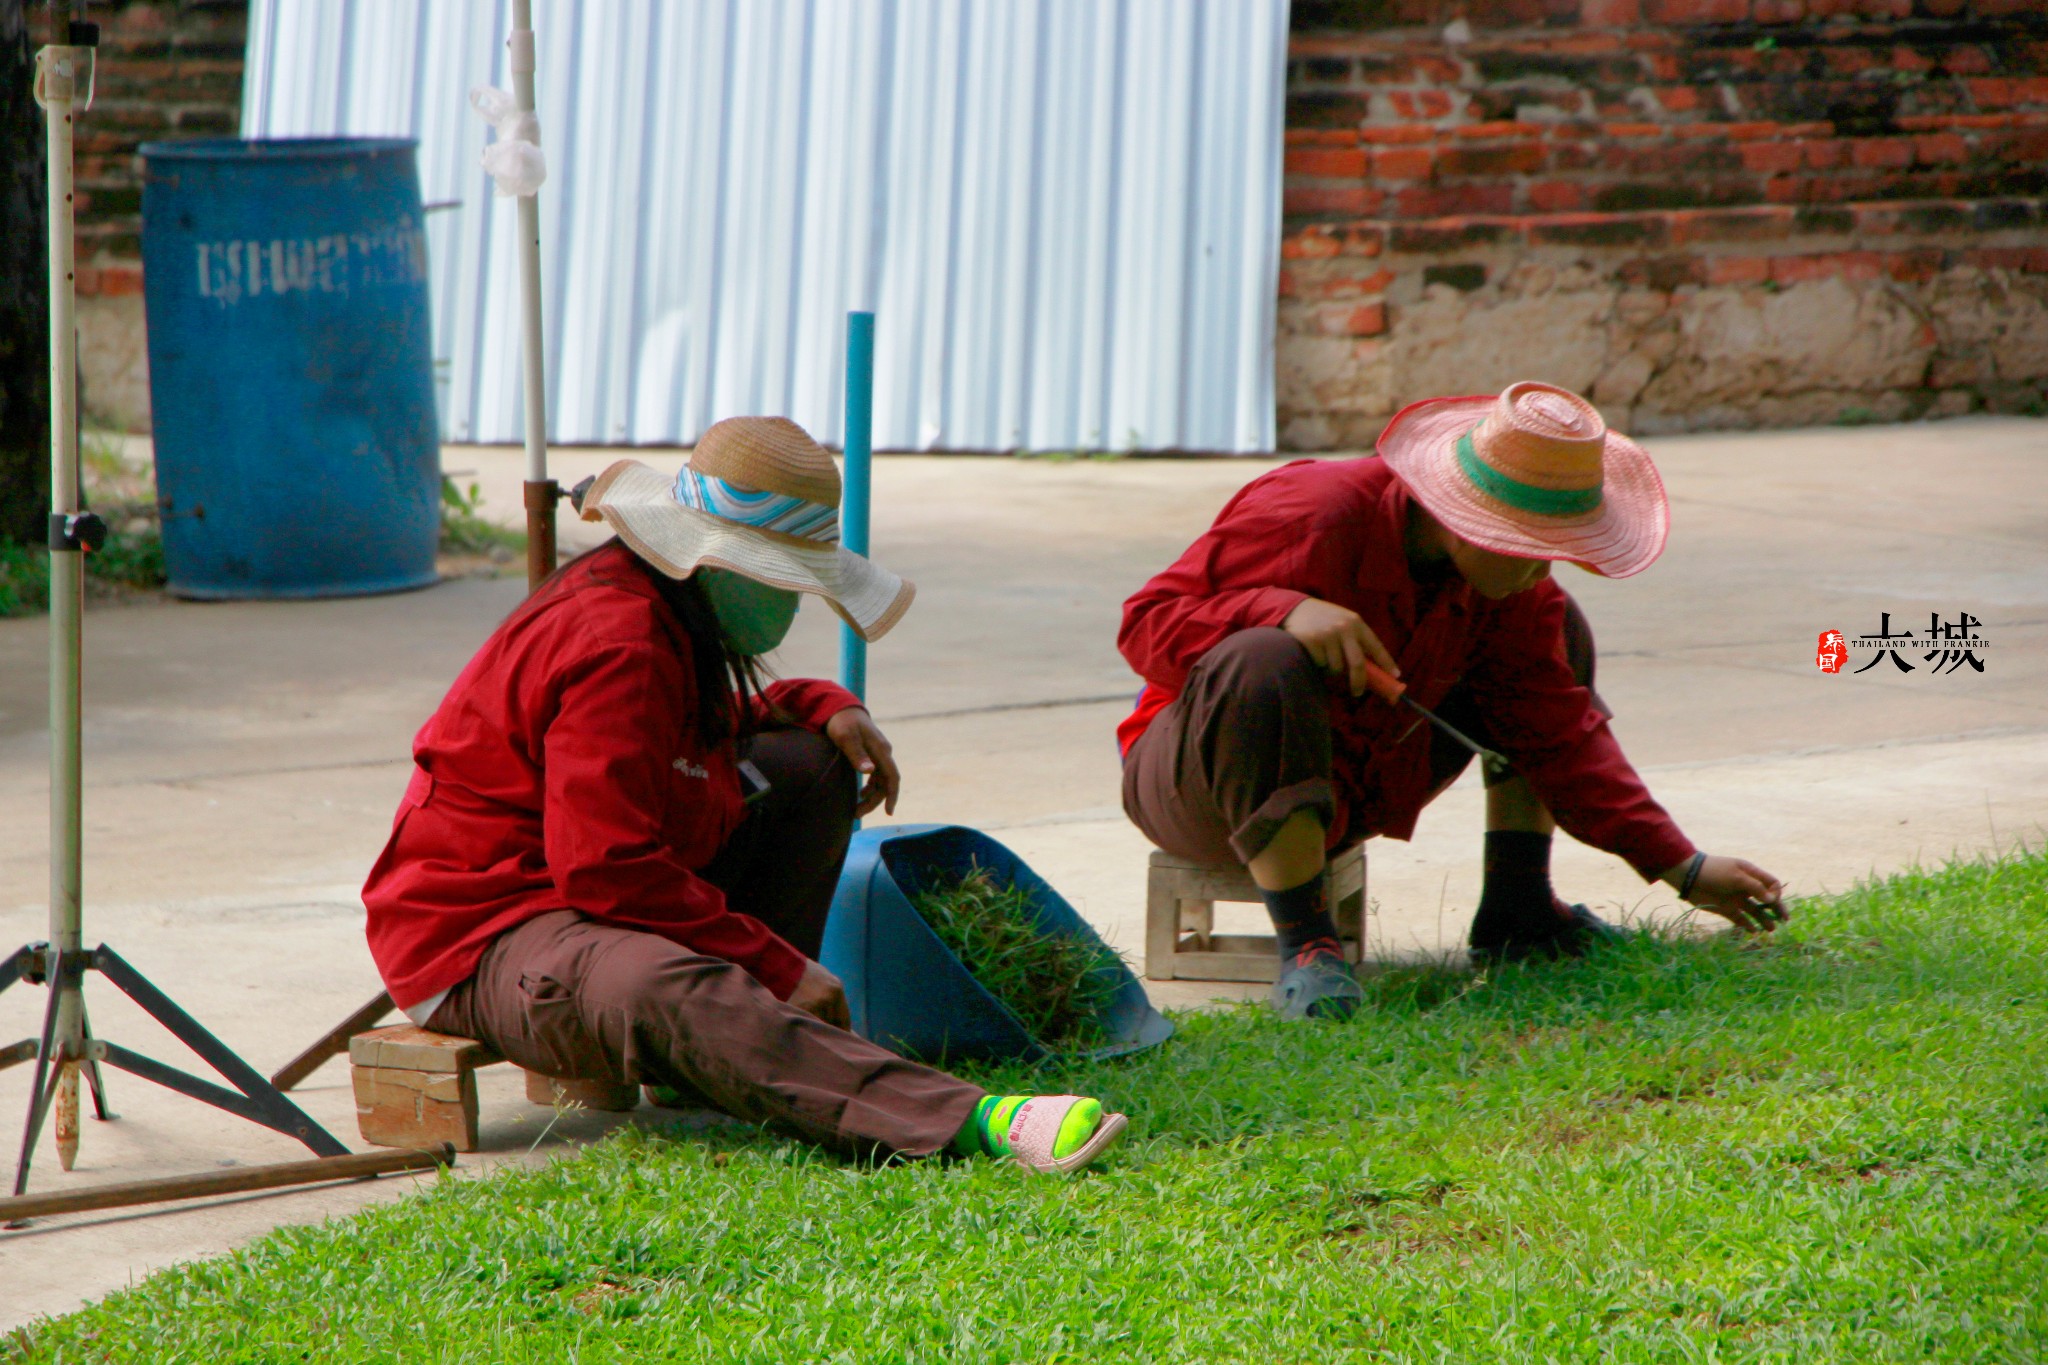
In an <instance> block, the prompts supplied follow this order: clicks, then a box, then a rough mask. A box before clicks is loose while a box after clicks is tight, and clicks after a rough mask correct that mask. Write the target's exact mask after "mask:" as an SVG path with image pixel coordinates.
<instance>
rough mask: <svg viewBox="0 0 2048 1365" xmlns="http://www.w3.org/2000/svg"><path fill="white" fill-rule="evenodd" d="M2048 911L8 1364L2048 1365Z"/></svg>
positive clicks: (776, 1174) (1828, 926)
mask: <svg viewBox="0 0 2048 1365" xmlns="http://www.w3.org/2000/svg"><path fill="white" fill-rule="evenodd" d="M2044 886H2048V859H2044V858H2042V857H2039V856H2033V857H2009V858H2007V859H2004V860H2002V861H1999V862H1996V863H1991V864H1982V863H1980V864H1966V865H1958V866H1955V867H1951V868H1947V869H1944V870H1940V871H1935V872H1929V873H1925V874H1918V875H1909V876H1903V877H1899V878H1896V879H1893V880H1891V881H1888V882H1885V883H1883V884H1881V885H1878V886H1875V887H1873V888H1867V889H1863V890H1860V891H1857V892H1855V893H1852V894H1850V895H1848V896H1845V897H1842V898H1840V899H1838V900H1833V901H1828V902H1809V903H1808V904H1806V905H1805V906H1804V907H1802V913H1801V915H1800V917H1799V919H1798V920H1797V921H1796V922H1795V923H1794V924H1793V925H1792V927H1791V929H1790V930H1789V931H1787V932H1785V933H1782V934H1780V935H1779V938H1778V941H1777V942H1775V943H1772V944H1770V945H1768V946H1763V947H1759V948H1752V949H1745V948H1741V947H1738V946H1736V945H1733V944H1729V943H1724V942H1712V943H1698V942H1664V941H1653V942H1643V943H1640V944H1636V945H1631V946H1629V947H1627V948H1624V949H1621V950H1617V951H1613V952H1609V953H1607V954H1605V955H1603V956H1602V957H1601V958H1600V959H1599V960H1597V961H1593V962H1587V963H1581V964H1569V965H1562V966H1550V967H1542V968H1535V969H1519V968H1518V969H1512V970H1509V971H1507V972H1504V973H1499V974H1496V975H1493V976H1489V977H1469V976H1461V975H1457V974H1453V973H1447V972H1410V973H1403V974H1396V975H1391V976H1388V977H1385V978H1382V979H1380V980H1379V981H1378V982H1377V983H1376V984H1375V985H1374V986H1373V987H1372V988H1371V995H1370V1005H1369V1008H1368V1009H1367V1010H1366V1011H1365V1012H1364V1014H1363V1015H1362V1016H1361V1017H1360V1018H1359V1019H1357V1020H1356V1021H1355V1022H1353V1023H1351V1024H1349V1025H1344V1026H1331V1025H1308V1026H1303V1025H1293V1026H1283V1025H1281V1024H1279V1023H1278V1022H1276V1021H1275V1020H1273V1019H1272V1018H1271V1017H1270V1016H1269V1015H1268V1014H1267V1013H1266V1012H1265V1011H1264V1010H1263V1009H1259V1008H1248V1009H1243V1010H1239V1011H1235V1012H1229V1013H1218V1014H1201V1015H1194V1016H1189V1017H1185V1018H1183V1019H1182V1020H1181V1032H1180V1035H1179V1036H1178V1037H1177V1038H1176V1039H1175V1040H1174V1041H1172V1042H1171V1043H1169V1044H1167V1045H1166V1046H1165V1047H1164V1048H1161V1049H1158V1050H1156V1051H1154V1052H1152V1053H1150V1054H1148V1055H1146V1056H1143V1057H1141V1058H1138V1059H1134V1060H1128V1061H1125V1062H1123V1063H1120V1064H1119V1063H1105V1064H1098V1065H1090V1066H1084V1067H1077V1068H1074V1069H1071V1070H1067V1071H1057V1070H1056V1071H1053V1072H1050V1073H1047V1072H1043V1071H1041V1072H1039V1073H1037V1074H1035V1075H1034V1076H1032V1078H1031V1079H1032V1082H1033V1084H1035V1085H1036V1086H1037V1087H1038V1088H1051V1089H1068V1088H1072V1089H1078V1090H1083V1091H1091V1092H1094V1093H1097V1094H1100V1095H1102V1096H1103V1097H1104V1098H1105V1099H1106V1100H1108V1101H1110V1102H1111V1103H1113V1104H1114V1105H1115V1106H1116V1107H1118V1108H1121V1109H1123V1110H1124V1111H1126V1112H1127V1113H1129V1114H1130V1115H1131V1119H1132V1124H1133V1129H1134V1132H1133V1134H1132V1135H1131V1138H1130V1140H1129V1141H1127V1143H1126V1145H1125V1146H1124V1147H1123V1148H1121V1149H1120V1150H1119V1152H1118V1153H1116V1154H1115V1155H1114V1156H1113V1157H1112V1159H1111V1160H1110V1161H1109V1162H1107V1163H1106V1164H1105V1165H1103V1166H1102V1167H1100V1168H1098V1170H1096V1171H1095V1172H1093V1173H1091V1174H1089V1175H1087V1176H1084V1177H1082V1178H1081V1179H1078V1180H1074V1181H1069V1182H1060V1181H1054V1180H1047V1179H1038V1178H1032V1177H1029V1176H1027V1175H1025V1174H1024V1173H1022V1172H1019V1171H1017V1170H1014V1169H1007V1168H1003V1167H999V1166H994V1165H988V1164H981V1163H971V1164H940V1163H921V1164H914V1165H905V1166H896V1167H888V1168H883V1169H879V1170H877V1169H859V1168H855V1167H849V1166H845V1165H842V1164H839V1163H837V1162H835V1161H832V1160H830V1159H826V1158H822V1157H820V1156H818V1155H816V1154H815V1153H813V1152H811V1151H809V1150H807V1149H805V1148H804V1147H802V1146H800V1145H797V1144H795V1143H791V1142H786V1141H782V1140H779V1139H775V1138H769V1137H753V1136H749V1135H747V1134H743V1133H725V1134H713V1135H709V1136H706V1135H702V1134H696V1135H676V1136H667V1135H664V1134H663V1133H661V1132H660V1131H639V1130H629V1131H627V1132H624V1133H622V1134H620V1135H617V1136H615V1137H613V1138H611V1139H609V1140H607V1141H605V1142H602V1143H600V1144H598V1145H596V1146H594V1147H592V1148H591V1149H589V1150H588V1151H586V1152H584V1153H583V1154H581V1155H580V1156H577V1157H575V1158H573V1159H567V1160H563V1161H560V1162H557V1163H555V1164H553V1165H552V1166H550V1167H548V1168H547V1169H545V1170H541V1171H537V1172H531V1173H518V1174H511V1175H506V1176H502V1177H498V1178H494V1179H490V1180H485V1181H473V1180H467V1179H449V1180H443V1181H442V1182H441V1183H440V1184H439V1185H438V1187H436V1188H433V1189H431V1190H430V1191H428V1192H426V1193H424V1194H423V1195H422V1196H421V1197H418V1198H411V1199H407V1200H405V1201H403V1202H402V1203H398V1204H394V1205H391V1206H388V1207H384V1208H381V1209H378V1210H376V1211H374V1212H370V1213H367V1214H364V1215H362V1216H360V1217H356V1218H352V1219H349V1220H347V1221H342V1222H336V1223H333V1224H330V1225H328V1226H326V1227H311V1228H292V1229H286V1230H282V1231H280V1232H277V1233H274V1234H272V1235H271V1236H269V1237H267V1238H265V1239H263V1240H262V1241H260V1242H258V1243H256V1244H255V1245H253V1246H252V1247H250V1248H249V1249H247V1250H245V1251H243V1252H241V1253H239V1254H237V1255H233V1256H229V1257H225V1258H222V1259H219V1260H215V1261H208V1262H203V1263H199V1264H195V1265H189V1266H184V1267H180V1268H178V1269H175V1270H172V1271H168V1272H165V1273H163V1274H160V1275H157V1276H154V1277H152V1278H151V1279H149V1280H147V1281H146V1282H144V1283H143V1284H141V1285H140V1286H138V1287H136V1288H134V1289H132V1290H128V1291H126V1292H123V1293H120V1294H116V1295H114V1296H113V1297H111V1298H109V1299H108V1300H107V1301H106V1302H104V1303H103V1304H100V1305H98V1306H96V1307H93V1308H90V1309H87V1310H85V1311H84V1312H81V1313H79V1314H77V1315H75V1316H72V1317H69V1318H65V1319H63V1320H61V1321H56V1322H50V1323H47V1324H44V1325H41V1326H39V1327H37V1328H34V1329H31V1330H28V1331H26V1332H24V1333H21V1334H18V1335H17V1336H16V1337H15V1338H12V1339H10V1340H11V1341H12V1343H13V1344H12V1345H11V1346H0V1359H21V1360H36V1361H59V1360H62V1361H66V1362H79V1361H96V1360H102V1359H106V1360H124V1361H127V1360H133V1361H149V1362H152V1363H153V1365H172V1362H179V1361H200V1362H207V1365H225V1362H231V1361H265V1362H270V1361H297V1360H305V1359H310V1360H316V1361H329V1360H348V1361H355V1360H362V1361H422V1362H423V1361H480V1362H483V1361H488V1362H498V1361H578V1362H598V1361H615V1360H616V1361H667V1360H674V1361H704V1360H712V1361H721V1360H755V1359H762V1360H803V1361H810V1360H844V1361H899V1360H930V1361H1011V1360H1019V1361H1022V1360H1036V1361H1045V1360H1103V1361H1110V1360H1115V1361H1125V1360H1138V1361H1144V1360H1198V1361H1210V1360H1249V1361H1317V1360H1340V1359H1341V1360H1402V1361H1407V1360H1424V1361H1438V1360H1444V1361H1475V1360H1516V1361H1519V1360H1528V1361H1566V1362H1569V1361H1587V1360H1594V1359H1608V1360H1622V1361H1628V1360H1670V1361H1702V1362H1703V1361H1738V1360H1740V1361H1748V1360H1778V1361H1788V1362H1790V1361H1796V1362H1801V1363H1802V1365H1804V1363H1805V1362H1815V1361H1833V1360H1839V1361H1857V1362H1864V1361H1887V1360H1897V1361H1926V1360H1954V1361H2015V1362H2017V1361H2039V1360H2042V1359H2043V1358H2044V1357H2048V1289H2044V1281H2048V1231H2044V1228H2048V989H2044V988H2048V890H2044ZM984 1079H989V1078H984ZM1001 1079H1002V1081H1003V1083H1004V1084H1006V1085H1007V1084H1010V1083H1013V1082H1019V1081H1020V1080H1021V1077H1019V1076H1017V1075H1009V1076H1005V1077H1002V1078H1001Z"/></svg>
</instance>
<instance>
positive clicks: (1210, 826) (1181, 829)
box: [1124, 597, 1613, 864]
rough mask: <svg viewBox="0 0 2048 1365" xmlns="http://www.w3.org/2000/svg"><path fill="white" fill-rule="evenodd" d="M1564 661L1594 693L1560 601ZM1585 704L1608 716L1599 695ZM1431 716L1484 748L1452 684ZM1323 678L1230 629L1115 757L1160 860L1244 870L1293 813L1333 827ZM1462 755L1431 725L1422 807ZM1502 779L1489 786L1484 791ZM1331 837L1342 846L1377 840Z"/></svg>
mask: <svg viewBox="0 0 2048 1365" xmlns="http://www.w3.org/2000/svg"><path fill="white" fill-rule="evenodd" d="M1564 645H1565V659H1566V661H1567V662H1568V663H1569V664H1570V665H1571V669H1572V676H1573V677H1575V678H1576V679H1577V680H1578V681H1579V682H1580V683H1581V684H1582V685H1584V686H1585V687H1588V688H1591V687H1592V685H1593V665H1594V649H1593V631H1592V628H1591V627H1590V626H1588V625H1587V624H1586V618H1585V616H1584V614H1583V613H1581V612H1580V611H1579V607H1578V604H1577V603H1576V602H1574V601H1572V600H1571V598H1570V597H1566V598H1565V615H1564ZM1593 704H1594V705H1595V706H1597V707H1599V708H1600V711H1601V713H1602V714H1604V715H1612V714H1613V712H1611V711H1609V710H1608V709H1607V705H1606V703H1604V702H1602V701H1601V700H1600V695H1599V693H1597V692H1595V693H1594V694H1593ZM1436 712H1437V714H1438V715H1440V716H1442V717H1443V718H1444V719H1445V720H1446V721H1447V722H1449V723H1450V724H1452V725H1454V726H1456V727H1457V728H1458V729H1460V730H1462V731H1464V732H1465V733H1466V734H1468V735H1470V736H1471V737H1472V738H1473V739H1474V740H1476V741H1477V742H1478V743H1480V744H1482V745H1485V746H1486V747H1487V748H1489V749H1494V748H1498V747H1499V746H1498V745H1497V744H1496V743H1495V742H1494V740H1493V738H1492V732H1491V729H1490V727H1489V726H1488V724H1487V719H1486V716H1485V714H1484V712H1483V711H1482V710H1481V709H1480V707H1479V705H1478V704H1477V702H1476V701H1474V699H1473V697H1472V695H1471V694H1470V693H1469V692H1467V691H1466V690H1465V689H1464V688H1463V687H1462V686H1460V687H1453V688H1452V689H1451V691H1450V692H1449V694H1447V695H1446V696H1445V697H1444V700H1443V704H1442V705H1441V706H1439V707H1437V708H1436ZM1331 755H1332V750H1331V744H1330V693H1329V686H1328V679H1327V677H1326V675H1325V674H1324V673H1323V670H1322V669H1321V668H1319V667H1317V665H1316V663H1315V661H1314V660H1312V659H1310V658H1309V656H1308V651H1307V650H1306V649H1304V648H1303V647H1302V645H1301V642H1300V641H1298V640H1296V639H1295V638H1294V637H1293V636H1291V635H1289V634H1288V633H1287V632H1286V631H1284V630H1281V629H1279V628H1278V627H1274V626H1264V627H1259V628H1256V629H1252V630H1241V631H1239V632H1237V633H1236V634H1235V635H1232V636H1230V637H1229V638H1227V639H1225V640H1224V641H1223V642H1222V643H1221V644H1218V645H1217V646H1216V647H1215V648H1213V649H1211V650H1210V651H1209V652H1208V653H1207V654H1204V655H1203V656H1202V657H1201V659H1200V660H1199V661H1198V662H1197V663H1196V664H1195V666H1194V667H1193V668H1192V669H1190V670H1189V671H1188V680H1187V685H1186V686H1184V687H1183V688H1182V689H1181V693H1180V696H1178V697H1176V698H1175V699H1174V701H1173V704H1172V705H1171V706H1168V707H1167V708H1166V709H1165V710H1164V711H1162V712H1160V713H1159V715H1158V716H1156V717H1154V719H1153V721H1152V724H1151V725H1150V726H1148V727H1146V730H1145V733H1144V734H1142V735H1140V736H1138V740H1137V743H1135V744H1133V745H1132V746H1131V751H1130V753H1129V754H1127V755H1125V757H1124V812H1125V813H1126V814H1127V815H1129V816H1130V817H1131V823H1133V824H1135V825H1136V826H1137V827H1138V828H1139V829H1140V830H1142V831H1144V834H1145V837H1146V838H1148V839H1150V840H1151V841H1152V842H1153V843H1155V844H1157V845H1158V846H1159V847H1160V848H1163V849H1165V850H1166V851H1167V852H1168V853H1173V854H1177V855H1179V856H1180V857H1183V858H1192V859H1195V860H1197V861H1199V862H1204V863H1212V864H1224V863H1248V862H1250V861H1251V860H1252V859H1253V858H1254V857H1256V856H1257V855H1258V854H1259V853H1260V852H1261V851H1263V850H1264V849H1265V847H1266V845H1267V844H1269V843H1271V842H1272V841H1273V836H1274V835H1275V834H1277V833H1279V831H1280V826H1281V825H1283V824H1285V823H1287V820H1288V818H1289V817H1291V816H1292V815H1293V814H1294V813H1295V812H1296V811H1299V810H1310V811H1314V812H1315V813H1316V815H1317V817H1318V818H1319V819H1321V821H1322V822H1323V828H1324V829H1326V830H1327V829H1328V828H1329V827H1330V822H1331V820H1332V819H1334V818H1335V810H1336V807H1335V802H1334V800H1333V796H1332V793H1333V787H1332V783H1331V774H1332V771H1333V768H1332V757H1331ZM1471 761H1472V753H1471V751H1470V750H1469V749H1466V748H1465V747H1464V746H1463V745H1461V744H1459V743H1458V742H1457V741H1456V740H1454V739H1452V738H1450V737H1449V736H1448V735H1446V734H1444V733H1443V732H1442V731H1440V730H1437V729H1436V728H1435V727H1434V726H1432V727H1430V750H1429V779H1430V780H1429V796H1428V797H1427V798H1426V799H1425V804H1426V803H1427V801H1429V800H1434V799H1435V798H1436V796H1437V795H1438V794H1439V793H1441V792H1442V791H1443V790H1444V788H1446V787H1448V786H1450V785H1451V783H1452V782H1454V781H1456V780H1457V777H1458V774H1460V773H1462V772H1463V771H1464V770H1465V765H1466V764H1468V763H1470V762H1471ZM1512 776H1513V774H1512V773H1508V774H1504V775H1502V776H1499V777H1494V776H1488V778H1487V779H1486V781H1487V785H1488V786H1494V785H1496V784H1498V783H1500V782H1504V781H1507V780H1508V779H1509V778H1511V777H1512ZM1376 832H1377V831H1374V830H1365V829H1351V830H1344V831H1340V834H1341V837H1340V838H1339V839H1338V841H1337V843H1338V845H1339V846H1343V847H1348V846H1349V845H1351V844H1355V843H1357V842H1359V841H1360V840H1361V839H1364V838H1366V837H1368V836H1369V835H1371V834H1374V833H1376Z"/></svg>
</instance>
